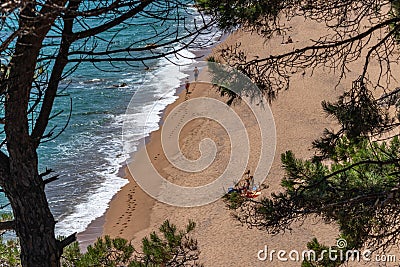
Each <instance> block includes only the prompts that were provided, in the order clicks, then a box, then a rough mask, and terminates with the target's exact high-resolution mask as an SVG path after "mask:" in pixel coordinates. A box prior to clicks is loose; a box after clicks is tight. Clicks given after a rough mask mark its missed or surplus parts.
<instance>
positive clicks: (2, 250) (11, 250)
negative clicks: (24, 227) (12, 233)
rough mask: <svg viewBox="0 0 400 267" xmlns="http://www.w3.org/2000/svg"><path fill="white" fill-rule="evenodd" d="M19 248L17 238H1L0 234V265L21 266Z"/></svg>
mask: <svg viewBox="0 0 400 267" xmlns="http://www.w3.org/2000/svg"><path fill="white" fill-rule="evenodd" d="M19 254H20V249H19V243H18V241H17V240H12V239H11V240H7V241H5V240H3V238H2V237H1V236H0V266H9V267H14V266H21V260H20V257H19Z"/></svg>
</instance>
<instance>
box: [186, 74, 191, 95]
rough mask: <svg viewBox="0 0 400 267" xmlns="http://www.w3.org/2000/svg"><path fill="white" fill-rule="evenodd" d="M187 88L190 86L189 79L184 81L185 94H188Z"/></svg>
mask: <svg viewBox="0 0 400 267" xmlns="http://www.w3.org/2000/svg"><path fill="white" fill-rule="evenodd" d="M189 86H190V82H189V79H188V78H186V81H185V89H186V94H189Z"/></svg>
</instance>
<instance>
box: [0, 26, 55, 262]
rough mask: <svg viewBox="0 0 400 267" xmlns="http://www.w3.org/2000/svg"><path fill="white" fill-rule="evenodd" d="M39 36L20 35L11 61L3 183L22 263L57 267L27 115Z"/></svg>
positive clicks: (53, 238)
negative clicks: (17, 238) (6, 169)
mask: <svg viewBox="0 0 400 267" xmlns="http://www.w3.org/2000/svg"><path fill="white" fill-rule="evenodd" d="M42 37H43V36H42ZM41 42H42V40H41V38H40V36H38V35H37V34H35V33H32V34H28V35H23V36H21V37H19V38H18V40H17V43H16V49H15V53H14V56H13V58H12V60H11V63H10V66H11V68H10V77H9V79H8V85H7V96H6V104H5V115H6V117H5V132H6V136H7V150H8V154H9V175H8V177H6V179H5V182H4V185H3V188H4V191H5V193H6V195H7V197H8V199H9V200H10V203H11V206H12V209H13V213H14V218H15V231H16V233H17V236H18V237H19V239H20V243H21V260H22V266H26V267H28V266H29V267H33V266H41V267H57V266H60V257H61V249H60V245H59V242H58V241H57V240H56V239H55V234H54V227H55V221H54V218H53V215H52V214H51V212H50V208H49V205H48V202H47V199H46V195H45V192H44V182H43V180H42V178H41V177H40V176H39V173H38V158H37V152H36V145H35V144H37V140H32V138H31V137H30V135H29V126H28V125H29V122H28V116H27V115H28V114H27V110H28V102H29V97H30V90H31V86H32V82H33V81H32V80H33V77H34V72H35V67H36V58H37V56H38V54H39V51H40V47H41Z"/></svg>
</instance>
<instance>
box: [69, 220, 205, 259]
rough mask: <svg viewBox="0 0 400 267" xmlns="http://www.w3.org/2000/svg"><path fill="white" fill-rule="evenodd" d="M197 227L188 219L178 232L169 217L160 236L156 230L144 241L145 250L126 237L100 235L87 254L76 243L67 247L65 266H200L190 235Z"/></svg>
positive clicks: (195, 241)
mask: <svg viewBox="0 0 400 267" xmlns="http://www.w3.org/2000/svg"><path fill="white" fill-rule="evenodd" d="M195 226H196V225H195V223H194V222H192V221H189V223H188V225H187V226H186V229H185V230H180V231H178V229H177V227H176V226H175V225H174V224H171V223H170V222H169V221H168V220H166V221H165V222H164V223H163V224H162V225H161V226H160V228H159V231H160V233H161V236H160V235H159V234H157V233H156V232H153V233H151V234H150V236H149V237H145V238H144V239H143V240H142V252H138V251H136V250H135V249H134V247H133V246H132V245H131V244H130V243H129V242H128V241H127V240H126V239H123V238H110V237H109V236H105V237H103V238H98V239H97V241H96V242H95V243H94V244H93V245H90V246H88V248H87V252H86V253H81V252H80V249H79V246H78V243H77V242H75V243H73V244H72V245H70V246H68V247H67V248H65V249H64V254H63V261H62V266H64V267H72V266H74V267H87V266H98V267H100V266H104V267H106V266H107V267H117V266H129V267H144V266H154V267H155V266H201V265H200V264H199V263H198V262H197V260H198V255H199V253H200V252H199V249H198V246H197V240H195V239H193V238H191V237H189V233H190V232H192V231H193V230H194V228H195Z"/></svg>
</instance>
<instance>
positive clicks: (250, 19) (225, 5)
mask: <svg viewBox="0 0 400 267" xmlns="http://www.w3.org/2000/svg"><path fill="white" fill-rule="evenodd" d="M196 4H197V6H198V7H199V8H200V9H202V10H204V11H206V12H207V13H208V14H210V15H212V16H214V17H215V18H217V21H218V26H219V27H220V28H222V29H224V30H230V29H233V28H235V27H237V26H239V25H258V24H262V19H261V18H264V19H266V20H275V19H276V18H277V16H278V14H279V12H280V11H281V10H282V8H283V7H284V5H285V3H284V1H281V0H269V1H246V0H236V1H228V0H222V1H213V0H196Z"/></svg>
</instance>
